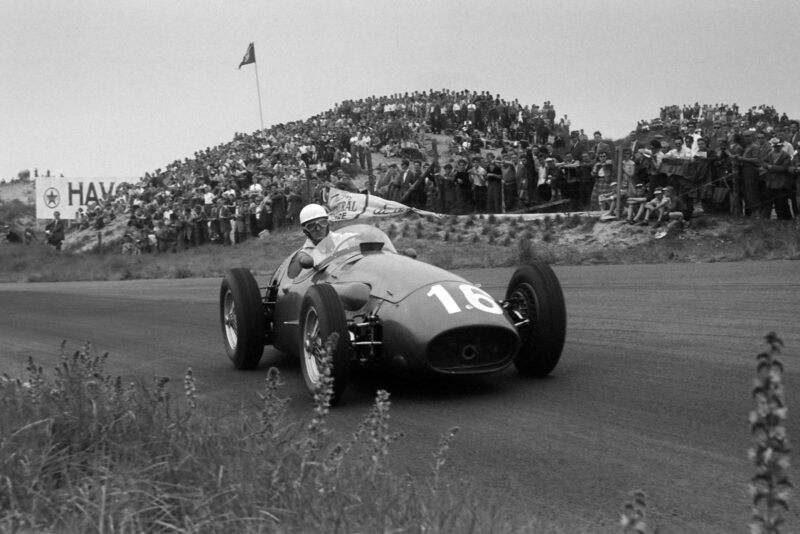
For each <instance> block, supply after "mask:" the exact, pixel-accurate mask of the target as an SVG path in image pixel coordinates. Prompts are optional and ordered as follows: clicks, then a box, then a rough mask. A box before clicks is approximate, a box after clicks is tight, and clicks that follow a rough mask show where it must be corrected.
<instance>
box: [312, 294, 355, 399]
mask: <svg viewBox="0 0 800 534" xmlns="http://www.w3.org/2000/svg"><path fill="white" fill-rule="evenodd" d="M334 333H335V334H338V336H339V339H338V342H337V343H336V346H335V347H334V348H333V353H332V357H331V359H330V366H331V369H330V374H331V377H332V379H333V384H332V388H333V392H332V396H331V404H337V403H338V402H339V400H340V399H341V397H342V394H343V393H344V390H345V387H346V386H347V383H348V382H349V381H350V371H351V354H350V333H349V331H348V330H347V319H346V317H345V314H344V308H343V307H342V303H341V300H340V299H339V295H338V294H337V293H336V290H335V289H333V287H331V286H330V285H327V284H320V285H315V286H312V287H311V288H310V289H309V290H308V293H306V296H305V298H304V299H303V305H302V308H301V311H300V368H301V370H302V372H303V379H304V380H305V383H306V387H307V388H308V390H309V391H310V392H311V393H312V394H314V393H315V392H316V391H317V389H318V388H319V386H320V384H321V382H322V361H323V359H324V358H325V357H326V356H327V353H326V348H325V345H326V343H327V341H328V338H329V337H330V335H331V334H334Z"/></svg>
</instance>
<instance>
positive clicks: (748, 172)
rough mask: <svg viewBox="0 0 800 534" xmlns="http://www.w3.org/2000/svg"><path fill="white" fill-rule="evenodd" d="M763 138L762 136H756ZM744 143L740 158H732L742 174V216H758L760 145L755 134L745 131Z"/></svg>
mask: <svg viewBox="0 0 800 534" xmlns="http://www.w3.org/2000/svg"><path fill="white" fill-rule="evenodd" d="M758 135H760V136H761V137H762V138H763V134H758ZM742 137H743V138H744V142H745V145H746V146H745V149H744V152H743V153H742V155H741V156H734V157H733V160H734V162H738V163H739V166H740V169H741V173H742V193H743V194H744V214H745V216H747V217H749V216H751V215H756V216H757V215H758V213H759V210H760V208H761V196H762V192H761V181H760V180H759V171H760V169H761V144H760V143H759V140H758V137H757V135H756V132H755V131H753V130H747V131H746V132H744V134H742Z"/></svg>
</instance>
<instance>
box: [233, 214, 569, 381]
mask: <svg viewBox="0 0 800 534" xmlns="http://www.w3.org/2000/svg"><path fill="white" fill-rule="evenodd" d="M526 268H527V269H529V270H531V272H528V271H526V272H525V273H526V276H523V277H522V279H521V280H518V281H517V283H516V285H515V286H514V287H512V286H511V285H510V286H509V292H508V294H507V296H506V299H505V300H503V301H496V300H495V299H494V298H492V297H491V296H490V295H489V294H488V293H486V292H485V291H484V290H482V289H481V288H480V287H478V286H476V285H474V284H471V283H470V282H468V281H467V280H465V279H464V278H462V277H460V276H457V275H455V274H453V273H450V272H448V271H446V270H444V269H441V268H438V267H435V266H433V265H430V264H427V263H423V262H421V261H418V260H416V259H415V258H413V257H411V256H409V255H406V254H400V253H398V252H397V251H396V250H395V248H394V246H393V245H392V243H391V241H390V240H389V238H388V237H387V236H386V234H384V233H383V232H382V231H380V230H379V229H377V228H376V227H373V226H369V225H365V224H356V225H352V226H347V227H345V228H342V229H340V230H338V231H336V232H332V233H331V234H329V235H328V237H326V238H325V239H324V240H323V241H321V242H320V243H319V244H318V245H317V246H316V247H315V248H313V249H310V250H304V249H301V250H298V251H296V252H295V253H294V254H292V255H290V256H289V257H288V258H286V260H285V261H284V262H283V263H282V264H281V265H280V267H279V268H278V269H277V270H276V271H275V273H274V274H273V275H272V277H271V278H270V281H269V283H268V285H267V287H266V289H265V290H264V292H263V298H261V304H262V306H261V315H260V317H257V318H255V319H253V318H252V317H251V316H252V315H253V314H256V315H258V314H259V312H258V311H257V307H256V305H255V304H254V303H253V302H252V297H250V300H251V302H250V303H246V302H242V303H240V304H239V305H238V306H237V305H236V302H235V301H236V296H237V294H245V293H252V292H253V287H254V281H251V280H249V279H247V274H249V273H242V272H239V273H238V274H237V277H234V276H233V273H229V276H228V277H227V278H226V280H225V281H224V282H223V287H222V291H221V295H220V297H221V300H220V313H221V318H222V322H223V325H222V328H223V334H224V337H225V340H226V348H227V350H228V354H229V356H230V357H231V358H232V359H233V360H234V363H235V364H236V365H237V367H241V368H246V367H255V366H257V365H258V361H259V359H260V357H261V351H262V350H263V345H264V344H272V345H274V346H275V348H277V349H279V350H281V351H283V352H286V353H288V354H292V355H296V356H299V357H300V359H301V363H303V370H304V376H305V378H306V383H307V385H308V386H309V388H313V387H315V377H313V376H312V377H311V378H309V376H308V374H309V373H308V372H307V371H308V369H307V368H308V367H309V366H310V367H315V365H314V364H315V358H317V357H318V355H317V353H318V352H320V350H319V345H320V343H319V342H318V341H319V339H318V338H319V337H320V336H321V335H323V334H325V335H327V334H328V333H330V332H333V331H334V330H337V329H338V330H339V332H338V333H339V334H340V339H339V345H341V346H343V347H344V348H343V349H341V347H340V349H341V350H340V352H339V356H338V358H335V360H334V365H335V366H337V367H339V372H342V369H341V367H342V366H348V367H349V366H352V365H364V366H395V367H398V368H401V369H407V370H410V371H415V372H433V373H443V374H476V373H489V372H494V371H499V370H502V369H504V368H506V367H507V366H509V365H510V364H511V363H512V362H514V361H515V359H516V361H517V367H518V368H520V371H521V372H523V373H524V374H539V375H541V374H547V373H549V372H550V371H551V370H552V368H553V367H555V363H556V362H557V361H558V358H559V356H560V353H561V348H562V346H563V339H564V334H565V326H566V323H565V321H566V319H565V312H564V304H563V296H562V294H561V288H560V286H559V285H558V281H557V279H556V278H555V275H554V274H553V273H552V271H551V270H550V269H549V267H547V266H546V265H541V264H540V265H534V266H528V267H526ZM519 272H520V271H518V273H516V274H515V276H517V277H518V278H519ZM531 273H532V274H531ZM540 275H541V276H540ZM537 277H538V278H537ZM512 282H514V279H513V278H512ZM245 286H246V287H245ZM322 286H327V287H324V288H323V287H322ZM243 287H244V289H243ZM259 293H260V292H259ZM323 293H324V294H323ZM545 293H547V294H545ZM244 299H245V297H241V296H240V297H239V300H240V301H243V300H244ZM545 308H546V309H545ZM328 316H336V317H333V318H332V319H331V318H330V317H328ZM342 321H343V323H342ZM245 323H247V324H245ZM255 323H260V324H263V329H259V328H258V327H257V326H252V325H254V324H255ZM331 324H339V325H340V326H339V327H335V326H331ZM342 324H344V325H345V326H344V327H342V326H341V325H342ZM247 325H250V326H247ZM245 328H248V329H250V331H248V332H243V330H244V329H245ZM544 328H547V329H549V330H548V331H545V330H544ZM232 330H233V331H232ZM232 334H233V335H232ZM242 334H244V338H245V339H244V340H243V339H242V338H241V336H242ZM262 335H263V340H262V343H261V344H260V348H259V344H258V343H257V342H256V341H255V340H253V339H252V338H253V337H258V336H262ZM342 337H343V338H345V339H341V338H342ZM311 338H313V339H311ZM310 340H311V341H310ZM244 341H246V342H247V343H248V344H249V345H248V346H249V348H247V349H243V348H242V347H240V346H237V345H241V344H242V343H243V342H244ZM537 341H539V342H544V345H548V344H549V345H550V346H545V347H544V349H543V350H544V351H546V352H547V353H546V354H540V355H539V356H538V359H539V360H543V363H542V362H541V361H540V362H539V363H537V364H536V365H535V366H534V367H535V368H533V369H532V368H530V367H531V366H530V365H529V366H528V368H529V369H528V372H526V371H525V365H524V362H523V366H522V367H520V354H523V353H524V356H523V357H524V358H528V359H530V358H533V356H532V355H530V354H532V353H533V351H532V348H533V347H532V344H534V343H536V342H537ZM315 344H316V345H315ZM315 346H316V348H315ZM237 349H242V350H238V352H237ZM310 371H311V374H312V375H313V374H314V372H315V371H317V369H310ZM346 381H347V376H345V377H344V378H343V379H342V380H341V382H342V383H346ZM342 387H343V385H342ZM339 394H341V392H339Z"/></svg>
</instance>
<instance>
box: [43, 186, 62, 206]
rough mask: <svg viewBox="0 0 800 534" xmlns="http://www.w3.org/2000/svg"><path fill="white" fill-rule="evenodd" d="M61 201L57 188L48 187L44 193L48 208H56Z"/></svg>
mask: <svg viewBox="0 0 800 534" xmlns="http://www.w3.org/2000/svg"><path fill="white" fill-rule="evenodd" d="M60 201H61V194H60V193H59V192H58V189H56V188H55V187H48V188H47V190H45V192H44V203H45V205H46V206H47V207H48V208H55V207H56V206H58V204H59V202H60Z"/></svg>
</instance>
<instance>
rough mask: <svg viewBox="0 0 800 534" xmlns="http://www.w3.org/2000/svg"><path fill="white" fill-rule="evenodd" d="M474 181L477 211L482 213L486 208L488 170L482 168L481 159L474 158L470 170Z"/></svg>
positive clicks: (473, 189) (473, 188)
mask: <svg viewBox="0 0 800 534" xmlns="http://www.w3.org/2000/svg"><path fill="white" fill-rule="evenodd" d="M469 177H470V180H471V181H472V191H473V193H474V195H475V206H474V208H475V211H476V212H478V213H482V212H483V210H484V209H485V208H486V169H484V168H483V167H481V158H479V157H478V156H475V157H473V158H472V167H471V168H470V170H469Z"/></svg>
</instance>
